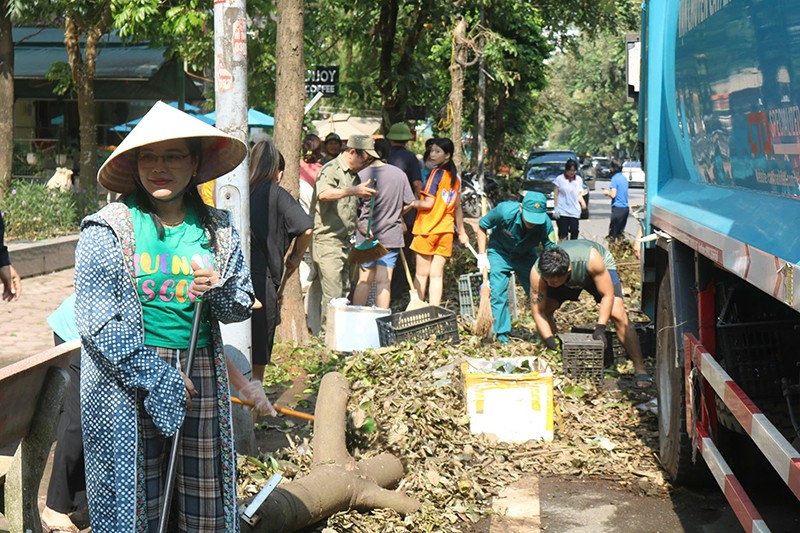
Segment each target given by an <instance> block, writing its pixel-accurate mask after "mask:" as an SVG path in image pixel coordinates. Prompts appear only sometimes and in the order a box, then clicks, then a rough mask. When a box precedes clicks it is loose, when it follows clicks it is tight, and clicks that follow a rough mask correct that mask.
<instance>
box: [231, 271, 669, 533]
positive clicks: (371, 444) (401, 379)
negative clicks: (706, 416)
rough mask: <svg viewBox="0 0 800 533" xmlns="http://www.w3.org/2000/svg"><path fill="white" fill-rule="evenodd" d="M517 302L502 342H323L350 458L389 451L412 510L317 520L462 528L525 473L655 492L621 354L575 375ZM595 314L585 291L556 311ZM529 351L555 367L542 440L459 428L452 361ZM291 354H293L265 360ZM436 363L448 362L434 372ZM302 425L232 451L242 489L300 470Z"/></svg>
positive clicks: (460, 410)
mask: <svg viewBox="0 0 800 533" xmlns="http://www.w3.org/2000/svg"><path fill="white" fill-rule="evenodd" d="M628 286H629V287H630V286H631V285H628ZM519 301H520V302H523V301H524V299H523V298H522V297H521V298H520V299H519ZM520 312H521V314H520V319H519V320H518V321H517V323H516V325H517V328H516V329H515V330H514V334H515V338H513V339H512V343H511V344H510V345H500V344H496V343H495V344H487V343H485V342H483V341H481V340H480V339H478V338H476V337H473V336H471V335H469V334H468V333H467V332H465V331H462V332H461V335H462V342H461V343H460V344H458V345H446V344H441V343H437V342H434V341H433V340H429V341H423V342H418V343H416V344H413V345H412V344H406V345H404V346H398V347H393V348H381V349H379V350H376V351H371V350H370V351H367V352H365V353H354V354H352V355H349V356H347V357H343V358H342V357H336V356H334V357H333V359H330V357H331V354H330V353H329V352H328V353H320V357H322V358H325V359H327V360H328V364H330V366H333V367H338V370H339V371H341V372H342V373H343V374H344V375H345V376H346V377H347V378H348V379H349V380H350V382H351V384H352V390H353V394H352V397H351V399H350V405H349V412H350V420H349V424H348V427H349V433H348V444H349V447H350V449H351V450H352V452H353V457H354V458H355V459H357V460H358V459H361V458H363V457H366V456H371V455H377V454H378V453H382V452H389V453H392V454H394V455H396V456H397V457H400V458H401V459H402V460H403V462H404V464H405V465H406V472H407V473H406V476H405V478H404V479H403V481H402V482H401V485H400V487H399V489H401V490H404V491H406V492H407V493H408V494H409V495H411V496H413V497H415V498H417V499H418V500H419V501H421V502H422V507H421V509H420V510H419V511H418V512H416V513H414V514H412V515H410V516H407V517H405V518H402V517H400V516H399V515H398V514H397V513H395V512H393V511H387V510H376V511H373V512H371V513H368V514H360V513H357V512H355V511H351V512H346V513H340V514H337V515H335V516H333V517H331V518H330V519H329V520H328V522H327V526H328V528H333V530H334V531H363V532H378V531H386V532H390V531H391V532H394V531H421V532H422V531H434V530H435V531H452V532H459V531H468V530H470V528H471V527H473V524H475V523H478V522H480V521H481V519H482V518H484V517H486V516H488V515H489V514H491V512H492V511H491V499H492V497H493V496H495V495H497V494H498V493H499V492H500V491H501V490H502V489H503V488H504V487H506V486H508V485H510V484H511V483H513V482H514V481H516V480H518V479H520V478H521V477H523V476H525V475H527V474H537V475H545V476H571V477H595V478H602V479H606V480H615V481H618V482H619V483H620V484H622V485H625V486H628V487H630V488H631V490H634V491H636V492H640V493H641V492H644V493H648V494H654V493H660V492H666V486H665V482H664V479H663V477H662V472H661V470H660V468H659V466H658V464H657V461H656V458H655V452H656V449H657V447H658V436H657V422H656V418H655V414H654V413H653V411H652V406H651V405H650V404H648V403H647V402H648V400H649V399H650V398H651V396H648V395H647V394H645V393H642V392H640V391H637V390H635V389H631V388H628V387H625V386H620V384H623V383H625V380H624V379H617V378H619V376H620V375H623V376H624V375H626V374H631V373H632V367H631V365H630V363H626V364H622V365H618V366H617V367H615V368H612V369H608V371H607V374H606V375H607V378H606V379H605V381H604V383H603V385H602V386H601V387H600V388H596V387H594V386H593V385H591V384H588V383H575V382H574V381H572V380H570V379H569V378H566V377H564V376H563V374H562V373H561V362H560V355H559V354H556V353H555V352H550V351H547V350H545V349H543V348H542V347H541V344H540V343H537V342H535V340H536V337H535V334H534V333H532V332H535V328H534V327H533V324H532V320H531V317H530V313H529V312H528V311H527V310H525V309H521V310H520ZM596 317H597V308H596V304H594V302H593V300H591V299H585V300H582V301H581V302H576V303H573V304H571V305H570V306H565V307H564V309H562V311H561V312H560V315H558V316H557V320H559V322H560V323H562V322H563V324H564V325H565V326H568V325H576V324H581V323H585V324H593V323H594V322H595V321H596ZM632 319H633V318H632ZM323 351H324V350H320V352H323ZM530 356H538V357H541V358H543V359H545V360H546V361H547V362H548V363H549V364H550V366H551V368H552V369H553V371H554V374H555V375H556V379H555V386H554V399H555V438H554V440H553V442H547V443H544V442H536V441H529V442H528V443H525V444H506V443H501V442H495V441H494V440H493V439H492V438H489V437H487V436H484V435H472V434H470V430H469V416H468V415H467V412H466V408H465V403H464V391H463V386H462V379H461V376H460V375H459V373H458V368H459V364H458V362H459V361H460V360H461V359H462V358H467V357H477V358H484V359H492V358H505V357H530ZM290 363H292V364H296V361H286V362H284V361H282V360H281V359H278V360H277V361H276V364H278V365H281V364H286V365H287V366H288V365H289V364H290ZM447 365H451V367H452V369H453V370H452V372H450V373H449V374H446V375H444V377H443V374H442V368H450V367H448V366H447ZM650 393H651V394H652V391H650ZM304 431H305V432H302V431H301V432H299V435H300V436H299V437H296V438H295V440H291V439H290V442H293V443H294V445H293V446H288V447H285V448H282V449H280V450H277V451H276V452H275V453H274V454H272V455H271V456H269V457H266V458H261V459H260V460H259V459H251V458H241V459H240V492H241V494H242V495H245V494H247V493H250V494H252V493H254V492H255V491H257V490H258V489H259V488H260V487H261V486H263V484H264V482H265V480H266V478H268V477H269V473H270V471H271V470H274V469H279V470H281V472H282V473H283V474H284V476H285V477H288V478H291V477H293V476H295V475H303V473H304V472H306V471H308V469H309V467H310V464H311V458H312V453H313V450H311V449H310V444H309V443H310V435H309V433H308V431H310V428H305V430H304ZM295 434H298V432H295Z"/></svg>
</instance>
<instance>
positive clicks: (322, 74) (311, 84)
mask: <svg viewBox="0 0 800 533" xmlns="http://www.w3.org/2000/svg"><path fill="white" fill-rule="evenodd" d="M317 93H322V94H323V95H325V96H336V95H338V94H339V67H338V66H327V67H319V66H318V67H315V68H314V69H309V70H307V71H306V94H308V95H310V96H313V95H315V94H317Z"/></svg>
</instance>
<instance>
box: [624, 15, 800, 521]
mask: <svg viewBox="0 0 800 533" xmlns="http://www.w3.org/2000/svg"><path fill="white" fill-rule="evenodd" d="M640 45H641V65H640V68H641V86H640V92H639V96H638V98H639V110H640V141H641V142H642V143H643V148H642V154H643V157H644V162H645V168H646V176H647V178H646V218H645V219H644V220H643V222H642V224H643V239H642V241H643V244H642V250H641V251H642V258H643V260H642V304H643V308H644V311H645V312H646V313H647V314H649V315H650V316H651V317H653V318H654V321H655V328H656V332H657V334H656V346H657V349H656V354H657V358H656V377H657V385H658V407H659V413H658V416H659V430H660V443H659V446H660V459H661V461H662V464H663V465H664V467H665V469H666V470H667V472H668V474H669V475H670V476H671V478H672V479H673V481H674V482H677V483H683V482H691V481H694V480H696V479H697V477H698V476H706V477H707V476H708V472H709V471H710V473H711V475H712V476H713V478H714V480H715V481H716V482H717V483H718V484H719V486H720V487H721V488H722V489H723V490H724V492H725V495H726V497H727V499H728V500H729V502H730V504H731V507H732V508H733V509H734V510H735V511H736V514H737V516H738V518H739V520H740V521H741V523H742V525H743V526H744V527H745V530H746V531H767V530H768V529H767V525H766V524H765V523H764V520H763V519H762V516H761V515H760V514H759V512H758V509H757V508H756V507H755V506H754V505H753V503H752V500H751V499H750V497H749V496H748V494H747V491H746V489H744V488H743V487H742V485H741V483H740V480H739V478H737V476H736V475H735V474H734V470H735V465H734V464H733V462H732V461H731V460H729V459H728V458H726V457H728V455H726V453H725V451H726V442H731V439H734V438H738V439H741V438H747V437H742V435H746V436H749V438H750V439H751V440H752V441H753V443H755V445H756V447H757V448H758V449H759V450H760V452H761V453H762V454H763V455H764V457H765V459H766V461H767V462H768V463H769V464H770V465H771V467H772V468H774V470H775V471H776V472H777V475H778V477H780V478H781V479H782V480H783V482H784V483H785V484H786V485H787V486H788V488H789V490H790V491H791V492H792V493H793V494H794V495H795V496H796V497H797V498H798V499H800V452H798V446H800V445H799V444H798V443H800V431H799V430H798V421H800V276H798V287H794V277H795V273H798V270H799V269H800V266H798V262H799V261H800V1H797V0H651V1H648V2H647V3H646V4H645V5H644V7H643V11H642V33H641V43H640ZM737 434H738V436H736V435H737ZM701 463H705V465H707V468H706V467H704V466H702V464H701Z"/></svg>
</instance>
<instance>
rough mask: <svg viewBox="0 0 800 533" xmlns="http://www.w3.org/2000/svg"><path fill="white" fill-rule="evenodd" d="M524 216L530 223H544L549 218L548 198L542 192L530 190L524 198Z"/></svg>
mask: <svg viewBox="0 0 800 533" xmlns="http://www.w3.org/2000/svg"><path fill="white" fill-rule="evenodd" d="M522 218H523V219H525V222H527V223H528V224H544V221H545V220H547V198H545V196H544V194H542V193H540V192H533V191H530V192H528V193H527V194H526V195H525V198H523V199H522Z"/></svg>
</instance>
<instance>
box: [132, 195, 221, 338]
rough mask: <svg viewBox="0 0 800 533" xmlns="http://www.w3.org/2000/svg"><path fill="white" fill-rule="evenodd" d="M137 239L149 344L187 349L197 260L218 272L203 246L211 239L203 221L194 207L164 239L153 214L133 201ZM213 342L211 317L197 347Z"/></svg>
mask: <svg viewBox="0 0 800 533" xmlns="http://www.w3.org/2000/svg"><path fill="white" fill-rule="evenodd" d="M128 207H129V208H130V211H131V218H132V222H133V230H134V233H135V235H136V250H135V253H134V258H133V262H134V272H135V274H134V275H135V281H136V292H137V293H138V295H139V301H140V302H141V304H142V315H143V317H144V342H145V344H146V345H147V346H158V347H161V348H173V349H181V350H185V349H187V348H188V347H189V337H190V336H191V329H192V317H193V315H194V296H192V295H191V294H190V292H189V288H190V287H191V284H192V283H193V282H194V278H193V277H192V260H194V261H196V262H197V263H199V264H200V265H202V266H203V267H205V268H211V269H214V255H213V253H212V252H211V249H210V248H204V247H203V244H205V243H206V235H205V232H204V231H203V227H202V225H201V224H200V219H199V218H198V216H197V213H195V212H194V210H193V209H189V211H187V213H186V218H185V220H184V221H183V223H182V224H181V225H179V226H175V227H166V226H165V227H164V240H161V239H159V238H158V232H157V231H156V226H155V224H154V223H153V220H152V219H151V218H150V215H149V214H147V213H143V212H142V211H141V210H140V209H139V208H138V207H136V206H135V205H132V202H129V203H128ZM210 344H211V324H210V323H209V320H208V316H207V314H206V316H205V317H204V319H203V320H202V322H201V325H200V335H199V337H198V341H197V347H198V348H203V347H205V346H208V345H210Z"/></svg>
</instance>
